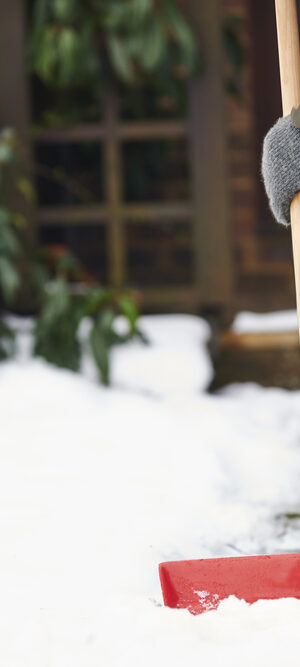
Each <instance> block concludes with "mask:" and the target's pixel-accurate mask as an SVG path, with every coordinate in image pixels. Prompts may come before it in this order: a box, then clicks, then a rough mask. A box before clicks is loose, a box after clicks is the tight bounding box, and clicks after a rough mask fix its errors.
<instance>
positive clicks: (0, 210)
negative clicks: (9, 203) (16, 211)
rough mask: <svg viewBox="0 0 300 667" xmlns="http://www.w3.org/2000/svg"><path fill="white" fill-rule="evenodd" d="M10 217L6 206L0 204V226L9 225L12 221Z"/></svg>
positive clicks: (10, 214)
mask: <svg viewBox="0 0 300 667" xmlns="http://www.w3.org/2000/svg"><path fill="white" fill-rule="evenodd" d="M12 217H13V216H12V213H11V211H9V210H8V208H5V207H4V206H0V227H1V225H9V224H10V223H11V222H12Z"/></svg>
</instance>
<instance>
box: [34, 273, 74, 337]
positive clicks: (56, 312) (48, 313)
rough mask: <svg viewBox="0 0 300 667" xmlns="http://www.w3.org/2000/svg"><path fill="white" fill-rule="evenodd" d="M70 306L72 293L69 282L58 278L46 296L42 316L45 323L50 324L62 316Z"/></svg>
mask: <svg viewBox="0 0 300 667" xmlns="http://www.w3.org/2000/svg"><path fill="white" fill-rule="evenodd" d="M69 306H70V295H69V290H68V286H67V283H66V282H65V281H64V280H63V279H62V278H58V279H57V280H55V281H53V283H52V284H51V286H50V292H49V294H48V296H47V297H46V300H45V304H44V308H43V311H42V314H41V317H42V319H43V321H44V323H45V325H46V326H47V325H48V326H50V325H51V324H52V323H53V322H55V321H56V320H57V319H58V318H59V317H61V316H62V315H63V314H64V312H65V311H67V310H68V308H69Z"/></svg>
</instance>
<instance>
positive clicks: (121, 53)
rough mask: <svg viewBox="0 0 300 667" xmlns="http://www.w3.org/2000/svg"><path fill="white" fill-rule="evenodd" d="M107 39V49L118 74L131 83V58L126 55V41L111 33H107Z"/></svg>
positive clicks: (132, 74)
mask: <svg viewBox="0 0 300 667" xmlns="http://www.w3.org/2000/svg"><path fill="white" fill-rule="evenodd" d="M107 40H108V41H107V45H108V51H109V53H110V57H111V60H112V64H113V67H114V69H115V70H116V72H117V74H118V76H119V77H120V78H121V79H123V81H125V82H127V83H133V81H134V79H135V76H134V69H133V65H132V60H131V58H130V56H129V55H128V49H127V48H126V42H124V41H122V40H121V39H120V38H119V37H117V36H116V35H113V34H110V35H108V37H107Z"/></svg>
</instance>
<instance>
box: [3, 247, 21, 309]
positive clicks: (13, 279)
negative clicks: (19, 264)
mask: <svg viewBox="0 0 300 667" xmlns="http://www.w3.org/2000/svg"><path fill="white" fill-rule="evenodd" d="M19 287H20V277H19V274H18V271H17V270H16V268H15V267H14V265H13V263H12V262H11V261H10V260H9V259H8V258H7V257H1V256H0V289H1V292H2V294H3V297H4V299H5V301H7V302H10V301H12V299H13V298H14V297H15V295H16V292H17V290H18V288H19Z"/></svg>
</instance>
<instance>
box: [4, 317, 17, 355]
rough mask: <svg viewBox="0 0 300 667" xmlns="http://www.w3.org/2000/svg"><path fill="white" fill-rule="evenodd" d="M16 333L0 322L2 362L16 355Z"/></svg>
mask: <svg viewBox="0 0 300 667" xmlns="http://www.w3.org/2000/svg"><path fill="white" fill-rule="evenodd" d="M15 349H16V345H15V333H14V331H13V330H12V329H11V328H10V327H9V326H8V324H6V322H4V321H3V320H0V360H1V361H2V360H3V359H8V358H10V357H12V356H13V355H14V353H15Z"/></svg>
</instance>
